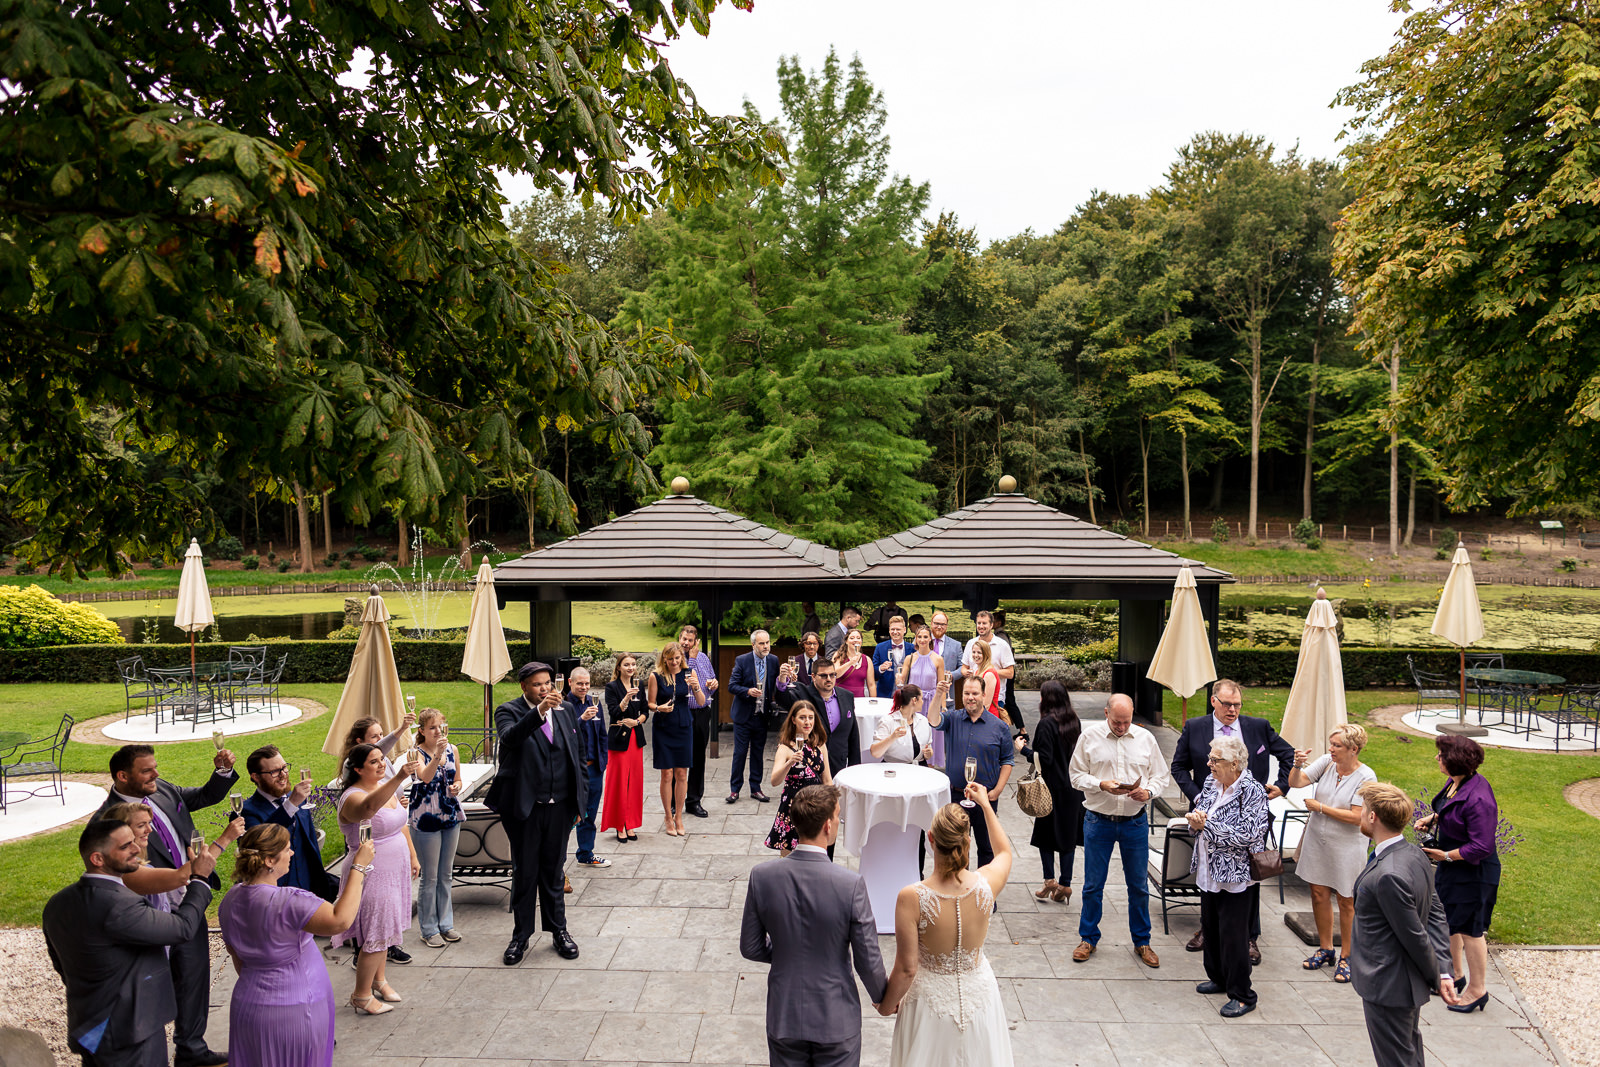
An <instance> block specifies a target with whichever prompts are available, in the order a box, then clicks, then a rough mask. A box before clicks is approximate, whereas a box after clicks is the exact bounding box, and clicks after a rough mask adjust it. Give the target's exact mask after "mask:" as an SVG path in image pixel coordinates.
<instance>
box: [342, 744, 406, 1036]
mask: <svg viewBox="0 0 1600 1067" xmlns="http://www.w3.org/2000/svg"><path fill="white" fill-rule="evenodd" d="M418 766H420V764H411V763H402V764H400V766H399V768H398V770H396V771H395V773H394V776H393V777H392V778H388V780H387V781H385V780H384V779H385V778H386V777H388V762H387V761H386V760H385V759H384V757H383V752H382V751H381V750H380V749H379V748H378V746H376V745H357V746H356V747H355V748H353V749H351V750H350V755H349V756H347V757H345V766H344V795H343V796H342V797H341V798H340V799H339V829H340V830H341V831H342V832H343V833H344V841H345V845H346V846H347V847H348V848H349V850H350V851H349V852H348V853H346V855H345V867H344V869H345V871H346V872H348V871H349V870H350V857H351V856H352V855H354V853H355V850H356V846H357V845H358V844H360V843H361V830H362V824H363V823H365V824H367V826H368V827H369V830H370V837H371V840H372V844H373V846H374V848H375V850H376V851H375V853H374V857H373V860H372V866H373V869H372V871H371V872H370V873H369V874H368V875H367V886H366V892H365V893H363V894H362V899H361V910H360V911H359V912H357V913H356V918H355V922H354V923H353V924H352V925H351V926H350V928H349V929H347V930H345V931H344V932H342V933H340V934H339V935H338V936H337V937H335V938H334V939H333V943H334V944H335V945H338V944H341V943H343V942H345V941H354V942H356V943H357V944H358V945H360V946H361V951H360V954H359V955H358V956H357V957H356V988H355V992H354V993H353V994H351V997H350V1003H351V1005H352V1006H353V1007H354V1008H355V1009H356V1012H357V1013H358V1014H365V1015H381V1014H383V1011H384V1010H385V1009H384V1008H383V1005H380V1004H375V1003H374V1001H373V998H374V997H376V998H377V999H378V1000H380V1001H383V1002H384V1004H398V1003H399V1002H400V1000H401V996H400V994H399V993H396V992H395V991H394V989H393V988H392V987H391V986H390V985H389V982H388V979H387V978H386V977H385V975H384V971H385V964H387V963H388V960H389V948H390V946H392V945H399V944H401V943H402V942H403V941H404V940H405V935H406V930H407V929H408V928H409V927H410V926H411V879H413V878H415V877H417V876H418V875H419V874H421V873H422V864H421V862H420V861H419V860H418V859H417V850H416V848H414V847H413V846H412V844H411V829H410V820H409V818H408V817H407V813H406V809H405V808H403V807H401V806H400V803H399V801H397V800H396V799H395V792H396V791H397V790H398V789H399V788H400V783H401V782H404V781H405V780H406V778H407V777H409V776H410V775H411V774H412V773H413V769H414V768H415V767H418ZM408 860H409V862H408Z"/></svg>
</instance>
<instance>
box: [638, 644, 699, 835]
mask: <svg viewBox="0 0 1600 1067" xmlns="http://www.w3.org/2000/svg"><path fill="white" fill-rule="evenodd" d="M646 688H647V690H648V699H649V703H650V711H651V712H652V713H654V714H655V716H656V724H655V729H654V731H653V736H652V738H651V740H652V742H653V744H652V745H651V748H652V749H653V751H654V756H653V758H652V763H653V765H654V766H655V769H656V770H658V771H660V772H661V808H662V810H663V811H664V812H665V817H664V818H663V819H662V820H661V832H662V833H665V834H667V835H669V836H671V837H684V836H686V834H685V831H684V829H683V805H684V797H685V796H687V795H688V792H689V767H690V766H691V765H692V764H693V763H694V719H693V717H692V716H691V715H690V713H689V694H690V692H693V693H694V694H695V696H697V697H699V698H701V699H702V700H703V699H704V693H703V692H702V691H701V689H700V679H699V678H697V677H695V674H694V672H693V671H691V670H688V669H687V668H686V667H684V665H683V649H682V648H681V647H679V645H678V643H677V642H676V641H674V642H673V643H672V644H670V645H666V646H664V647H663V648H662V649H661V652H660V654H659V655H657V656H656V667H655V670H653V671H651V672H650V678H649V680H648V682H647V686H646Z"/></svg>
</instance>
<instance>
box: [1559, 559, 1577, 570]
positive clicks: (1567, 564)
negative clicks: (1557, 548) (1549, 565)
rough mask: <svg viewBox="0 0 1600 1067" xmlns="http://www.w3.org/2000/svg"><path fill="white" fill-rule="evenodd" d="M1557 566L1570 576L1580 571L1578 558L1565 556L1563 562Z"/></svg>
mask: <svg viewBox="0 0 1600 1067" xmlns="http://www.w3.org/2000/svg"><path fill="white" fill-rule="evenodd" d="M1557 566H1558V568H1559V569H1560V570H1563V571H1566V572H1567V573H1568V574H1576V573H1577V570H1578V559H1577V557H1576V556H1563V557H1561V562H1560V563H1559V564H1558V565H1557Z"/></svg>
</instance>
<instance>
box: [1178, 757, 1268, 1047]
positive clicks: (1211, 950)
mask: <svg viewBox="0 0 1600 1067" xmlns="http://www.w3.org/2000/svg"><path fill="white" fill-rule="evenodd" d="M1249 762H1250V755H1249V753H1248V752H1247V751H1246V750H1245V747H1244V742H1242V741H1240V740H1239V739H1238V738H1237V737H1218V738H1216V739H1215V740H1213V741H1212V742H1211V755H1210V757H1209V758H1208V759H1207V760H1206V765H1207V766H1208V767H1210V768H1211V774H1210V776H1209V777H1208V778H1207V779H1206V784H1205V788H1203V789H1201V790H1200V794H1199V796H1197V797H1195V798H1194V806H1193V808H1192V809H1191V810H1190V812H1189V815H1188V819H1189V828H1190V829H1191V830H1193V831H1194V834H1195V842H1194V858H1193V859H1192V860H1191V861H1190V863H1189V870H1190V872H1191V873H1192V874H1193V875H1194V876H1195V884H1196V885H1198V886H1199V887H1200V929H1201V931H1202V932H1203V933H1204V934H1205V957H1204V959H1205V967H1206V980H1205V981H1204V982H1201V983H1200V984H1199V985H1197V986H1195V992H1196V993H1226V994H1227V996H1228V1002H1227V1003H1226V1004H1224V1005H1223V1006H1222V1013H1221V1014H1222V1017H1223V1018H1225V1019H1236V1018H1238V1017H1239V1016H1241V1015H1244V1014H1245V1013H1246V1012H1251V1011H1255V1008H1256V993H1255V990H1254V989H1252V988H1251V987H1250V897H1249V895H1248V894H1247V893H1246V892H1245V890H1247V889H1249V888H1250V882H1251V878H1250V854H1251V853H1252V852H1259V851H1261V850H1262V849H1264V848H1265V847H1266V840H1267V828H1268V827H1269V825H1270V824H1271V821H1272V817H1271V816H1270V815H1269V814H1268V812H1267V791H1266V789H1265V787H1263V786H1262V784H1261V783H1260V782H1258V781H1256V780H1255V777H1254V776H1253V775H1250V774H1248V773H1246V771H1247V770H1248V767H1249Z"/></svg>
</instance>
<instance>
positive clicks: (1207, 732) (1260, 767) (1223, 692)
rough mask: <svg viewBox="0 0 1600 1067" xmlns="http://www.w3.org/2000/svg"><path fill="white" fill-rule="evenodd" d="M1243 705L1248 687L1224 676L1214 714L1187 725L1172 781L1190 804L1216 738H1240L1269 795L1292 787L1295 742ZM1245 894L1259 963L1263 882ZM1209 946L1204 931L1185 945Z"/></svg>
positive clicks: (1215, 693) (1214, 695)
mask: <svg viewBox="0 0 1600 1067" xmlns="http://www.w3.org/2000/svg"><path fill="white" fill-rule="evenodd" d="M1243 707H1244V690H1243V689H1242V688H1240V686H1239V683H1238V682H1235V681H1233V680H1232V679H1231V678H1221V679H1218V680H1217V681H1216V682H1215V683H1213V685H1212V686H1211V714H1210V715H1200V716H1196V717H1195V718H1193V719H1190V720H1189V721H1188V722H1186V723H1184V724H1183V733H1182V735H1180V736H1179V738H1178V747H1177V749H1176V750H1175V751H1174V752H1173V753H1172V780H1173V781H1174V782H1176V783H1178V788H1179V789H1181V790H1182V791H1183V795H1184V796H1185V797H1187V798H1188V800H1189V806H1190V807H1191V808H1193V806H1194V798H1195V797H1197V796H1199V795H1200V790H1202V789H1204V788H1205V784H1206V779H1207V778H1209V777H1210V776H1211V769H1210V768H1209V767H1208V766H1207V765H1206V760H1207V759H1208V758H1209V757H1210V755H1211V741H1212V739H1213V738H1217V737H1237V738H1238V739H1239V740H1240V741H1242V742H1243V743H1244V750H1245V752H1247V753H1248V754H1249V757H1250V774H1251V776H1252V777H1254V778H1255V780H1256V781H1258V782H1260V783H1261V784H1262V785H1264V786H1266V787H1267V796H1268V798H1272V797H1281V796H1283V794H1285V793H1287V792H1288V791H1289V771H1290V769H1291V768H1292V767H1293V766H1294V746H1293V745H1291V744H1289V742H1287V741H1285V740H1284V739H1283V738H1281V737H1279V736H1278V733H1277V731H1276V730H1274V729H1273V728H1272V724H1271V723H1270V722H1268V721H1267V720H1266V719H1262V718H1257V717H1256V716H1254V715H1241V714H1240V711H1241V709H1243ZM1272 759H1276V760H1277V761H1278V773H1277V775H1276V778H1275V780H1274V781H1272V782H1270V783H1269V782H1268V781H1267V776H1268V774H1269V773H1270V771H1271V760H1272ZM1246 892H1247V893H1249V894H1250V962H1251V963H1252V964H1257V963H1260V962H1261V950H1260V949H1259V948H1257V947H1256V939H1257V938H1259V937H1260V936H1261V884H1260V883H1259V882H1253V883H1251V885H1250V888H1249V889H1247V890H1246ZM1205 946H1206V940H1205V935H1204V934H1203V933H1196V934H1195V935H1194V937H1192V938H1190V940H1189V943H1188V944H1187V945H1185V946H1184V948H1186V949H1188V950H1189V951H1190V952H1199V951H1200V950H1201V949H1203V948H1205Z"/></svg>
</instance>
